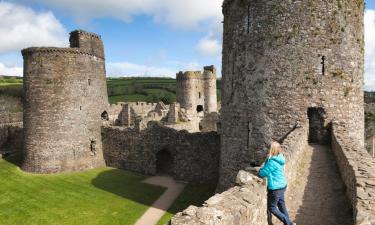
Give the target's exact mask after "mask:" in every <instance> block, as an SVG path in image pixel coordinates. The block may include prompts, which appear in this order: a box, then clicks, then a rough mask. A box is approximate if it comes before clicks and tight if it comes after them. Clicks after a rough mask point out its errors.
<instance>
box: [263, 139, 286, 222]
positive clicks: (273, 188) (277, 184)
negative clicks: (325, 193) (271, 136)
mask: <svg viewBox="0 0 375 225" xmlns="http://www.w3.org/2000/svg"><path fill="white" fill-rule="evenodd" d="M284 165H285V158H284V155H283V154H282V153H281V146H280V144H279V143H277V142H272V144H271V148H270V150H269V153H268V157H267V159H266V161H265V163H264V164H263V166H262V168H261V169H260V171H259V176H260V177H262V178H264V177H267V209H268V213H267V214H268V223H269V224H272V215H271V214H270V213H272V214H273V215H275V216H276V217H277V218H278V219H279V220H280V221H282V222H283V223H284V225H293V223H292V222H291V221H290V219H289V215H288V210H287V209H286V206H285V190H286V186H287V183H286V179H285V175H284Z"/></svg>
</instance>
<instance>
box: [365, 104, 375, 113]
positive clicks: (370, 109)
mask: <svg viewBox="0 0 375 225" xmlns="http://www.w3.org/2000/svg"><path fill="white" fill-rule="evenodd" d="M365 112H375V103H374V102H370V103H366V104H365Z"/></svg>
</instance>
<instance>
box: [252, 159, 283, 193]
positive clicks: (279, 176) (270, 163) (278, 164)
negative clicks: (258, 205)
mask: <svg viewBox="0 0 375 225" xmlns="http://www.w3.org/2000/svg"><path fill="white" fill-rule="evenodd" d="M284 165H285V157H284V155H283V154H281V153H280V154H278V155H277V156H272V157H271V158H269V159H267V161H266V162H265V163H264V166H263V167H262V168H261V169H260V171H259V176H260V177H262V178H264V177H267V189H268V190H278V189H283V188H285V187H286V185H287V183H286V179H285V175H284Z"/></svg>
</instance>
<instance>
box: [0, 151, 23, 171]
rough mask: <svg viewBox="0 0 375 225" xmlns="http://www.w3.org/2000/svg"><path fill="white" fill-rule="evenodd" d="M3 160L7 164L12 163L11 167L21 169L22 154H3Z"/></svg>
mask: <svg viewBox="0 0 375 225" xmlns="http://www.w3.org/2000/svg"><path fill="white" fill-rule="evenodd" d="M3 159H4V160H5V161H7V162H9V163H12V164H13V165H15V166H17V167H19V168H21V166H22V163H23V154H22V153H20V152H17V153H13V154H9V155H7V154H4V155H3Z"/></svg>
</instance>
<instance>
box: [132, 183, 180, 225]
mask: <svg viewBox="0 0 375 225" xmlns="http://www.w3.org/2000/svg"><path fill="white" fill-rule="evenodd" d="M143 183H147V184H152V185H155V186H162V187H166V188H167V191H165V192H164V193H163V195H162V196H161V197H160V198H159V199H158V200H156V202H154V204H152V206H151V207H150V208H149V209H148V210H147V211H146V212H145V213H144V214H143V215H142V217H141V218H139V219H138V221H137V222H136V223H135V225H155V224H157V222H158V221H159V220H160V218H161V217H162V216H163V215H164V213H165V212H166V211H167V210H168V208H169V207H170V206H171V205H172V204H173V202H174V201H175V200H176V198H177V197H178V196H179V195H180V194H181V192H182V191H183V190H184V188H185V184H181V183H177V182H175V181H174V180H173V179H172V178H170V177H162V176H155V177H150V178H147V179H146V180H144V181H143Z"/></svg>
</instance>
